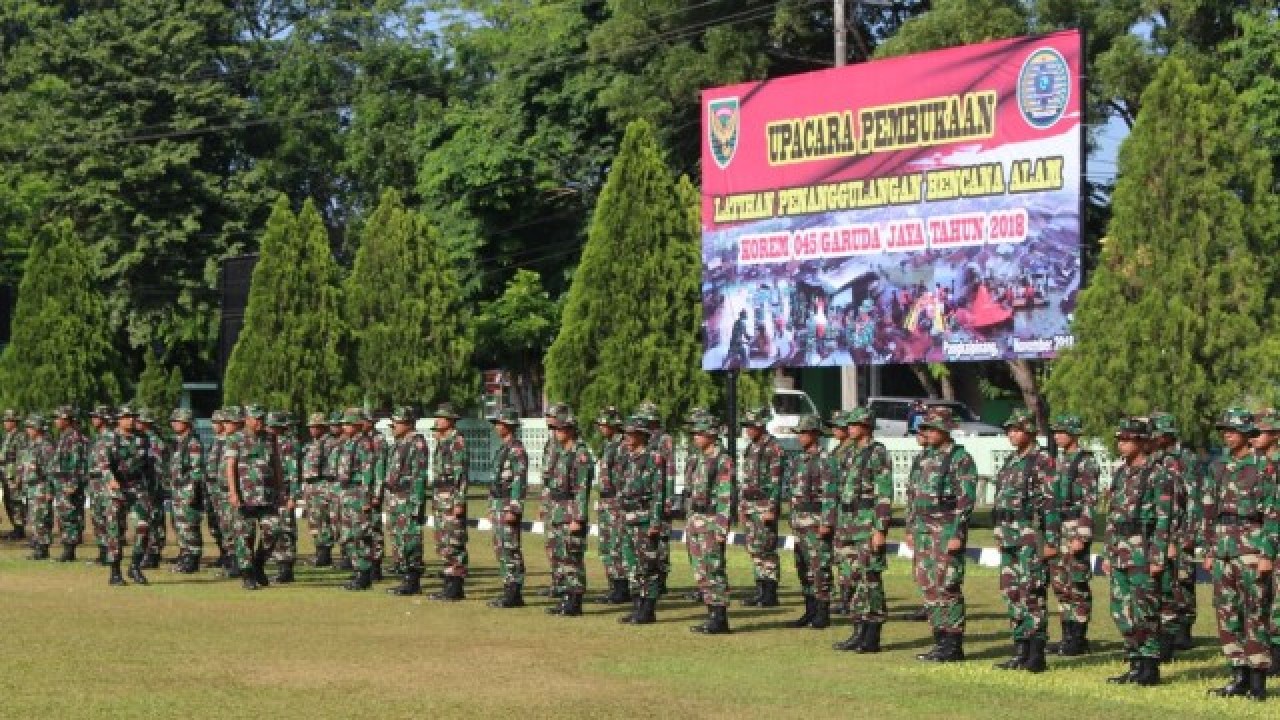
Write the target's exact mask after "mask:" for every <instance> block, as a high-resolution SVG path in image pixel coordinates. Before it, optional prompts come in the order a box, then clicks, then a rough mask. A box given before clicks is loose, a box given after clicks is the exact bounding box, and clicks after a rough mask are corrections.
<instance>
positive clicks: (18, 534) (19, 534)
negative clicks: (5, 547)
mask: <svg viewBox="0 0 1280 720" xmlns="http://www.w3.org/2000/svg"><path fill="white" fill-rule="evenodd" d="M26 538H27V530H26V528H25V527H24V526H22V525H14V526H13V532H11V533H9V534H8V535H6V536H5V539H6V540H15V541H17V540H25V539H26Z"/></svg>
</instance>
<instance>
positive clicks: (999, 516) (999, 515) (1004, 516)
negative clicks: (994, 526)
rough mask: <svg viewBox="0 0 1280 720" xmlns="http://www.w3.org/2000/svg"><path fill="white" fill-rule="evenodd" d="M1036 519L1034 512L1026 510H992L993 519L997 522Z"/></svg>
mask: <svg viewBox="0 0 1280 720" xmlns="http://www.w3.org/2000/svg"><path fill="white" fill-rule="evenodd" d="M1033 519H1035V515H1034V513H1031V512H1028V511H1026V510H992V511H991V521H992V522H997V523H1005V522H1017V521H1019V520H1023V521H1030V520H1033Z"/></svg>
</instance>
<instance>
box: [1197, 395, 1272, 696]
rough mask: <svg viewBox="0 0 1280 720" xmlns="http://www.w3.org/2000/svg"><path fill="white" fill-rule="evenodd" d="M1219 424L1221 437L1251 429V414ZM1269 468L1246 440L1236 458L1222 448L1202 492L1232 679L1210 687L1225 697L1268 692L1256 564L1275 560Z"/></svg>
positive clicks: (1233, 414)
mask: <svg viewBox="0 0 1280 720" xmlns="http://www.w3.org/2000/svg"><path fill="white" fill-rule="evenodd" d="M1217 427H1218V429H1219V430H1222V431H1224V434H1225V433H1226V432H1235V433H1239V434H1241V435H1244V436H1250V435H1253V434H1255V433H1256V430H1255V428H1254V425H1253V418H1252V416H1251V415H1250V414H1249V413H1248V412H1247V411H1245V410H1242V409H1238V408H1233V409H1230V410H1228V411H1226V413H1224V414H1223V417H1222V418H1221V420H1220V421H1219V422H1218V423H1217ZM1274 473H1275V468H1274V467H1273V466H1272V465H1271V463H1270V461H1269V460H1268V459H1267V458H1265V457H1262V456H1260V455H1257V454H1255V453H1253V452H1252V451H1250V450H1249V448H1248V446H1247V445H1243V444H1242V445H1241V446H1240V449H1239V454H1238V455H1237V454H1233V453H1232V452H1231V448H1230V447H1228V453H1227V454H1226V455H1225V456H1224V457H1223V458H1221V459H1219V460H1217V461H1216V462H1214V464H1213V466H1212V468H1211V471H1210V473H1209V476H1208V477H1207V478H1206V482H1205V483H1204V487H1203V493H1202V495H1201V501H1202V503H1203V508H1204V533H1205V538H1204V539H1205V549H1206V556H1207V557H1208V558H1209V559H1210V560H1211V561H1212V564H1213V601H1214V603H1213V604H1214V608H1215V609H1216V611H1217V619H1218V637H1219V639H1220V641H1221V643H1222V653H1223V654H1224V655H1226V657H1227V661H1228V662H1229V663H1230V665H1231V668H1232V674H1233V678H1232V682H1231V683H1229V684H1228V685H1227V686H1226V687H1223V688H1221V689H1218V690H1216V691H1214V692H1215V693H1216V694H1218V695H1220V696H1223V697H1230V696H1239V695H1250V696H1252V697H1253V698H1254V699H1258V700H1262V699H1265V697H1266V676H1267V673H1268V672H1269V671H1270V669H1271V653H1270V644H1269V637H1268V632H1267V616H1266V604H1267V598H1266V595H1267V590H1268V585H1269V581H1268V578H1267V577H1266V576H1265V573H1263V572H1261V571H1260V570H1259V567H1258V565H1259V562H1260V561H1262V560H1264V559H1265V560H1268V561H1271V562H1274V561H1275V559H1276V551H1277V547H1276V542H1277V539H1278V538H1280V499H1278V498H1277V497H1276V492H1277V490H1276V485H1275V483H1274V481H1273V479H1274ZM1272 572H1273V573H1274V572H1275V571H1274V570H1272Z"/></svg>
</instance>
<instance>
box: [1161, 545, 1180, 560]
mask: <svg viewBox="0 0 1280 720" xmlns="http://www.w3.org/2000/svg"><path fill="white" fill-rule="evenodd" d="M1164 556H1165V557H1167V558H1169V559H1170V560H1173V559H1175V558H1177V557H1178V546H1177V545H1174V544H1173V543H1169V550H1168V551H1167V552H1165V554H1164Z"/></svg>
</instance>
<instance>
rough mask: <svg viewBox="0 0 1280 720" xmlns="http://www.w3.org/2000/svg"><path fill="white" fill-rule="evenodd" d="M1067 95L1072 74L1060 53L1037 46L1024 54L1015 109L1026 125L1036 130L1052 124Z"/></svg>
mask: <svg viewBox="0 0 1280 720" xmlns="http://www.w3.org/2000/svg"><path fill="white" fill-rule="evenodd" d="M1070 97H1071V78H1070V74H1069V72H1068V68H1067V60H1066V58H1064V57H1062V54H1061V53H1059V52H1058V51H1057V50H1054V49H1053V48H1040V49H1038V50H1036V51H1034V52H1032V53H1031V54H1030V55H1029V56H1027V60H1026V62H1024V63H1022V72H1021V73H1019V74H1018V109H1020V110H1021V111H1022V119H1024V120H1026V121H1027V124H1028V125H1030V126H1031V127H1033V128H1037V129H1039V130H1046V129H1048V128H1051V127H1053V125H1054V123H1056V122H1058V120H1059V118H1061V117H1062V113H1063V112H1064V111H1066V109H1067V100H1068V99H1069V98H1070Z"/></svg>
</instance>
